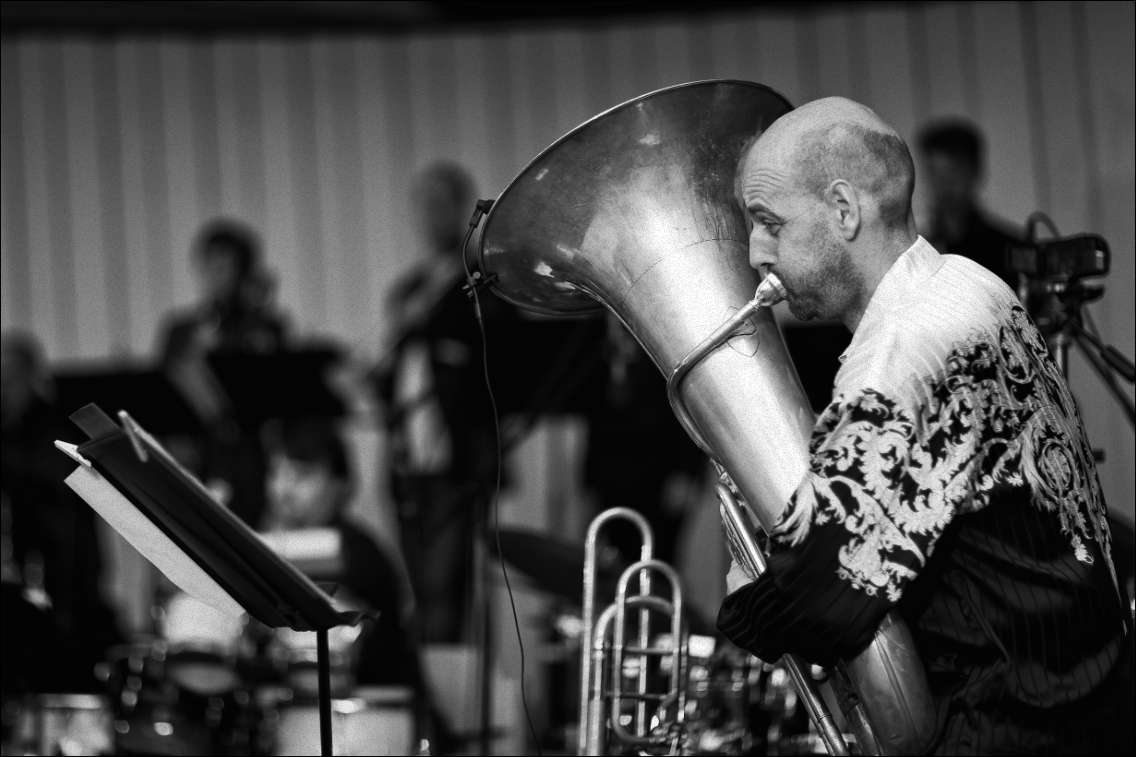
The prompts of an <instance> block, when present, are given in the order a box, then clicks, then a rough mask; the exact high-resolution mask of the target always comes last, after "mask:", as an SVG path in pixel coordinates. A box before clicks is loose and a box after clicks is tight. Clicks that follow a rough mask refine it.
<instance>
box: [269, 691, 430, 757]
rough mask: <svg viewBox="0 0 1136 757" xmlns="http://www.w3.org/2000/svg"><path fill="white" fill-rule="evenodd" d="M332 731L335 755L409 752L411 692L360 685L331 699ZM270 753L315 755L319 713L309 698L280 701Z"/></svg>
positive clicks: (411, 711)
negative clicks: (339, 696)
mask: <svg viewBox="0 0 1136 757" xmlns="http://www.w3.org/2000/svg"><path fill="white" fill-rule="evenodd" d="M331 712H332V732H333V734H334V740H335V750H336V754H373V755H388V754H389V755H403V754H411V753H412V750H413V747H414V746H415V744H414V736H415V725H414V692H413V690H412V689H410V688H409V687H405V686H374V687H361V688H359V689H357V690H356V691H355V692H354V693H353V696H350V697H345V698H337V699H333V700H332V703H331ZM274 742H275V743H274V746H273V748H272V754H278V755H291V754H312V755H314V754H318V753H319V712H318V710H317V705H316V702H315V701H314V700H311V699H307V700H292V701H282V702H281V703H280V707H279V710H278V715H277V718H276V722H275V734H274Z"/></svg>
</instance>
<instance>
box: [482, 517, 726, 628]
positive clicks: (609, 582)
mask: <svg viewBox="0 0 1136 757" xmlns="http://www.w3.org/2000/svg"><path fill="white" fill-rule="evenodd" d="M500 539H501V554H503V555H504V557H505V559H506V560H508V561H509V563H510V564H511V565H512V566H513V567H515V568H516V569H517V570H519V571H521V572H522V573H524V574H525V575H526V576H527V577H528V578H529V579H531V580H532V581H533V583H535V584H536V585H537V586H539V587H540V588H541V589H543V590H544V591H547V592H549V593H551V594H555V595H557V596H558V597H563V598H564V599H567V600H569V601H571V602H574V603H576V604H582V603H583V594H584V588H583V586H584V547H583V546H582V545H576V544H570V543H568V542H564V541H560V540H559V539H555V538H553V537H551V536H547V535H545V534H539V533H534V532H532V531H524V530H520V529H510V528H502V529H501V531H500ZM489 543H490V549H492V550H493V553H494V554H497V545H496V543H494V540H492V539H490V540H489ZM628 565H630V563H628V562H625V561H624V560H623V559H622V558H620V559H619V560H616V561H613V562H612V563H611V564H607V565H604V564H602V561H601V564H600V565H599V566H598V568H597V570H596V604H597V605H598V606H599V607H601V608H602V607H606V606H607V605H608V604H610V603H611V602H614V601H615V587H616V584H617V583H618V582H619V576H620V574H622V573H623V571H624V569H626V568H627V566H628ZM683 609H684V610H685V613H684V614H685V616H686V621H687V624H688V626H689V628H690V631H691V632H692V633H698V634H706V635H714V634H715V633H716V630H715V629H714V624H713V623H712V622H710V621H708V620H707V619H706V618H703V617H702V616H701V615H700V614H699V613H698V612H696V611H695V610H694V608H693V607H690V606H689V605H687V606H686V607H684V608H683Z"/></svg>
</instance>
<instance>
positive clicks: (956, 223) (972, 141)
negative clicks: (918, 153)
mask: <svg viewBox="0 0 1136 757" xmlns="http://www.w3.org/2000/svg"><path fill="white" fill-rule="evenodd" d="M919 146H920V148H921V150H922V153H923V154H922V158H923V161H922V162H923V174H922V178H923V179H924V180H925V181H926V182H927V187H928V190H929V191H928V195H929V197H928V199H929V200H930V203H931V207H930V210H931V218H930V223H929V224H928V228H927V229H926V230H924V232H923V236H924V238H925V239H926V240H927V241H928V242H930V243H931V246H932V247H934V248H935V249H936V250H938V251H939V253H940V254H942V255H961V256H963V257H964V258H970V259H971V260H973V261H974V262H976V263H978V264H979V265H981V266H982V267H984V268H986V269H987V270H988V271H990V272H991V273H993V274H994V275H995V276H997V277H998V278H1000V279H1002V281H1004V282H1006V284H1008V285H1009V287H1010V288H1011V289H1013V290H1014V291H1015V292H1016V291H1017V289H1018V277H1017V275H1016V274H1012V273H1010V272H1009V271H1007V270H1006V246H1007V245H1009V244H1015V243H1018V242H1020V241H1021V240H1020V239H1018V238H1017V235H1016V234H1015V233H1014V232H1013V231H1012V230H1011V229H1010V228H1009V226H1008V225H1007V224H1006V223H1005V222H1003V221H1000V220H998V219H995V218H993V217H991V216H990V215H989V214H988V213H986V212H985V211H984V210H983V209H982V208H981V206H980V205H979V203H978V188H979V186H980V185H981V183H982V173H983V155H982V147H983V146H982V135H981V134H980V133H979V131H978V129H976V128H975V127H974V126H972V125H971V124H969V123H967V122H965V121H962V120H955V119H952V120H945V121H937V122H935V123H932V124H931V125H929V126H927V127H926V128H924V130H923V132H922V133H921V134H920V135H919Z"/></svg>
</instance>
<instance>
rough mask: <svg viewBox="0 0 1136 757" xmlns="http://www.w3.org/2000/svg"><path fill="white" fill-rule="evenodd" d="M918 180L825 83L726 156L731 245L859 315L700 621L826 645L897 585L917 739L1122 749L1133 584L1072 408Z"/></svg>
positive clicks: (825, 311)
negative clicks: (769, 516)
mask: <svg viewBox="0 0 1136 757" xmlns="http://www.w3.org/2000/svg"><path fill="white" fill-rule="evenodd" d="M914 182H915V176H914V168H913V165H912V162H911V157H910V154H909V153H908V150H907V147H906V145H904V143H903V140H902V139H900V137H899V136H898V135H897V134H896V133H895V132H894V130H892V129H891V128H890V127H889V126H887V125H886V124H884V123H883V122H882V121H881V120H880V119H879V118H878V117H877V116H876V115H875V114H874V113H873V112H872V111H871V110H869V109H868V108H866V107H864V106H862V105H859V104H857V103H853V102H851V101H849V100H844V99H841V98H829V99H825V100H819V101H817V102H814V103H809V104H807V105H804V106H802V107H800V108H798V109H797V110H795V111H792V112H790V113H788V114H787V115H785V116H782V117H781V118H780V119H779V120H777V121H776V122H774V123H773V124H772V126H770V127H769V129H768V130H766V132H765V133H764V134H763V135H762V136H761V137H760V138H759V139H758V140H757V141H756V143H755V145H754V146H753V147H752V148H751V150H750V152H749V153H748V155H746V156H745V158H744V159H743V161H742V164H741V168H740V169H739V174H738V184H737V186H738V189H739V193H740V198H741V201H742V204H743V206H744V207H745V209H746V211H747V216H748V217H749V219H750V220H751V221H752V225H753V228H752V232H751V236H750V263H751V264H752V265H753V266H754V267H763V268H768V270H770V271H771V272H773V273H775V274H776V275H777V276H779V277H780V278H781V280H782V282H783V284H784V285H785V288H786V290H787V292H788V294H789V297H788V300H789V305H790V308H791V309H792V310H793V312H794V314H795V315H796V316H797V317H799V318H802V319H805V320H807V319H809V318H816V317H820V318H839V319H840V320H842V321H843V322H844V324H845V325H846V326H847V327H848V329H849V330H850V331H852V332H854V336H853V339H852V343H851V345H850V346H849V348H848V350H846V351H845V354H844V357H843V365H842V367H841V370H840V373H839V374H838V375H837V379H836V389H835V391H834V394H833V401H832V403H831V404H830V405H829V406H828V407H827V408H826V409H825V411H824V412H823V413H822V414H821V416H820V418H819V419H818V420H817V424H816V427H815V429H814V432H813V437H812V441H811V445H810V452H811V466H810V468H811V469H810V472H809V473H808V474H807V476H806V478H805V479H804V480H803V481H802V482H800V484H799V485H798V487H797V490H796V493H795V494H794V495H793V497H792V498H791V500H790V502H789V503H788V505H787V508H786V510H785V512H784V514H783V516H782V518H781V521H780V523H779V524H778V525H777V526H776V527H775V528H774V529H773V531H772V533H771V534H770V539H769V544H770V546H769V558H768V569H767V571H766V572H765V573H763V574H762V575H761V576H760V577H758V578H757V579H756V580H753V578H751V577H749V576H748V575H746V573H745V572H744V570H743V569H741V568H740V567H738V566H736V565H735V566H734V567H732V568H731V570H730V574H729V576H728V577H727V583H728V585H729V590H730V592H731V593H730V594H729V595H728V596H727V597H726V599H725V601H724V602H723V605H722V608H721V611H720V613H719V616H718V626H719V628H720V629H721V630H722V631H723V632H724V633H725V634H726V635H727V636H728V637H729V638H730V639H732V640H733V641H734V642H735V643H737V644H738V645H739V646H742V647H744V648H745V649H748V650H750V651H751V652H752V653H753V654H755V655H757V656H759V657H761V658H763V659H765V660H774V659H777V658H778V657H780V656H781V655H782V654H783V653H785V652H795V653H798V654H800V655H801V656H802V657H804V659H806V660H808V661H810V662H813V663H817V664H822V665H831V664H833V663H834V662H835V661H836V659H837V658H838V657H844V658H850V657H853V656H855V655H856V654H858V653H859V652H860V651H861V650H863V649H864V648H865V647H866V646H867V644H868V643H870V641H871V640H872V637H873V634H874V633H875V630H876V628H877V626H878V624H879V622H880V620H881V619H882V618H883V617H884V615H885V614H886V613H887V612H889V611H890V610H892V609H893V608H895V609H897V610H898V611H899V612H900V613H901V614H902V615H903V616H904V617H905V618H906V620H907V622H908V624H909V625H910V628H911V631H912V634H913V636H914V638H915V642H916V645H917V647H918V650H919V653H920V656H921V658H922V660H923V662H924V665H925V667H926V670H927V674H928V679H929V682H930V685H931V689H932V694H933V696H934V697H935V699H936V704H937V705H938V712H939V714H940V725H941V731H940V732H939V734H938V736H937V740H936V742H935V744H934V747H935V751H936V753H966V754H974V753H1002V754H1005V753H1018V754H1034V753H1039V754H1040V753H1046V754H1052V753H1069V754H1074V753H1075V754H1097V753H1121V752H1123V753H1127V754H1130V753H1131V749H1132V744H1131V722H1132V710H1133V701H1132V696H1133V689H1132V642H1131V636H1130V634H1131V631H1130V630H1126V625H1127V623H1128V619H1129V611H1128V601H1127V600H1126V599H1122V594H1121V590H1120V587H1118V585H1117V580H1116V572H1115V569H1114V567H1113V562H1112V558H1111V549H1112V545H1111V539H1110V536H1109V529H1108V525H1107V523H1106V519H1105V503H1104V500H1103V496H1102V493H1101V489H1100V484H1099V482H1098V480H1097V475H1096V469H1095V466H1094V463H1093V455H1092V450H1091V449H1090V447H1089V444H1088V440H1087V439H1086V436H1085V431H1084V427H1083V426H1082V424H1081V420H1080V418H1079V416H1078V414H1077V409H1076V407H1075V405H1074V404H1073V401H1072V397H1071V396H1070V394H1069V390H1068V388H1067V387H1066V386H1065V382H1064V379H1063V378H1062V376H1061V374H1060V372H1059V371H1058V370H1057V368H1056V366H1055V365H1054V363H1053V362H1052V361H1051V359H1050V357H1049V354H1048V351H1047V349H1046V346H1045V343H1044V342H1043V341H1042V340H1041V337H1040V336H1039V334H1038V332H1037V330H1036V328H1035V327H1034V325H1033V323H1032V322H1031V321H1030V320H1029V317H1028V316H1027V315H1026V314H1025V312H1024V311H1023V310H1022V308H1021V306H1020V305H1019V304H1018V301H1017V300H1016V299H1015V297H1014V294H1013V292H1012V291H1011V290H1010V289H1009V288H1008V287H1006V286H1005V285H1004V283H1003V282H1002V281H999V280H998V278H997V277H995V276H994V275H992V274H991V273H990V272H989V271H987V270H986V269H984V268H982V267H981V266H978V265H975V264H974V263H973V262H971V261H969V260H965V259H963V258H960V257H957V256H952V255H947V256H944V255H940V254H939V252H938V251H936V250H935V248H934V247H932V246H931V245H930V244H928V242H927V241H926V240H924V239H923V238H922V237H920V236H919V235H918V233H917V231H916V229H915V222H914V218H913V216H912V213H911V204H910V203H911V193H912V189H913V187H914ZM1126 635H1127V638H1126ZM1126 739H1127V744H1124V740H1126Z"/></svg>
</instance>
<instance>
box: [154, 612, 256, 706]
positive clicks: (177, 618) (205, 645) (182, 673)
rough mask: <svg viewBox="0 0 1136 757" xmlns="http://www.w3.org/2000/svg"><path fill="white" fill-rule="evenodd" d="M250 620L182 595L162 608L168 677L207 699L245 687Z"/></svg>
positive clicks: (162, 629)
mask: <svg viewBox="0 0 1136 757" xmlns="http://www.w3.org/2000/svg"><path fill="white" fill-rule="evenodd" d="M247 620H248V618H247V616H245V615H240V616H237V617H233V616H232V615H226V614H225V613H223V612H220V611H218V610H214V609H213V608H212V607H210V606H208V605H206V604H205V603H203V602H200V601H198V600H196V599H194V598H193V597H191V596H189V595H188V594H185V593H182V592H178V593H176V594H174V595H172V596H171V597H169V599H167V600H166V602H165V604H164V605H163V607H162V610H161V613H160V616H159V619H158V630H159V632H160V633H161V634H162V636H163V637H164V638H165V640H166V643H167V645H168V652H167V658H166V675H167V677H168V678H169V680H170V681H172V682H173V683H175V684H177V685H178V686H179V687H181V688H183V689H185V690H186V691H190V692H192V693H194V694H198V695H200V696H204V697H210V696H220V695H223V694H227V693H229V692H231V691H233V690H234V689H236V688H237V687H238V686H239V685H240V683H241V677H240V674H239V673H238V671H237V654H238V652H239V651H240V646H241V638H242V635H243V633H244V629H245V624H246V623H247Z"/></svg>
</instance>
